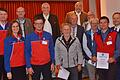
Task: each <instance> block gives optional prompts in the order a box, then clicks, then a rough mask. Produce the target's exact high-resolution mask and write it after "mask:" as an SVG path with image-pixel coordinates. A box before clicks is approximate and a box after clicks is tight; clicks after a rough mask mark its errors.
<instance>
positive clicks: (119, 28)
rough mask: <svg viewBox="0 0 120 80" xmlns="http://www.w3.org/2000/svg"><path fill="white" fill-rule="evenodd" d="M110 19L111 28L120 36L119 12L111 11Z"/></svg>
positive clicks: (119, 62)
mask: <svg viewBox="0 0 120 80" xmlns="http://www.w3.org/2000/svg"><path fill="white" fill-rule="evenodd" d="M112 20H113V24H114V26H113V27H112V29H113V30H115V31H117V32H118V35H119V36H120V12H115V13H113V15H112ZM116 80H120V55H119V57H118V59H117V79H116Z"/></svg>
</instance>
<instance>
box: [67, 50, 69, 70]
mask: <svg viewBox="0 0 120 80" xmlns="http://www.w3.org/2000/svg"><path fill="white" fill-rule="evenodd" d="M67 59H68V68H69V48H68V49H67Z"/></svg>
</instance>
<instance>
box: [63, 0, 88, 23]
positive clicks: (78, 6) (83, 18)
mask: <svg viewBox="0 0 120 80" xmlns="http://www.w3.org/2000/svg"><path fill="white" fill-rule="evenodd" d="M82 7H83V5H82V2H76V3H75V11H70V12H68V13H67V14H66V18H65V22H68V21H69V19H70V17H71V15H72V14H76V15H77V17H78V20H77V24H78V25H83V23H84V22H86V21H88V19H87V13H85V12H84V11H82Z"/></svg>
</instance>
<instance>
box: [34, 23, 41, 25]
mask: <svg viewBox="0 0 120 80" xmlns="http://www.w3.org/2000/svg"><path fill="white" fill-rule="evenodd" d="M34 24H35V25H43V23H34Z"/></svg>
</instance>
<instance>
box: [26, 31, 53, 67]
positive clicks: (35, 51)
mask: <svg viewBox="0 0 120 80" xmlns="http://www.w3.org/2000/svg"><path fill="white" fill-rule="evenodd" d="M25 54H26V55H25V56H26V66H27V68H29V67H31V64H32V65H44V64H46V63H48V62H49V61H52V63H54V43H53V39H52V36H51V34H50V33H48V32H45V31H43V33H42V37H40V35H38V34H37V33H36V32H33V33H31V34H29V35H27V36H26V39H25Z"/></svg>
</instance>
